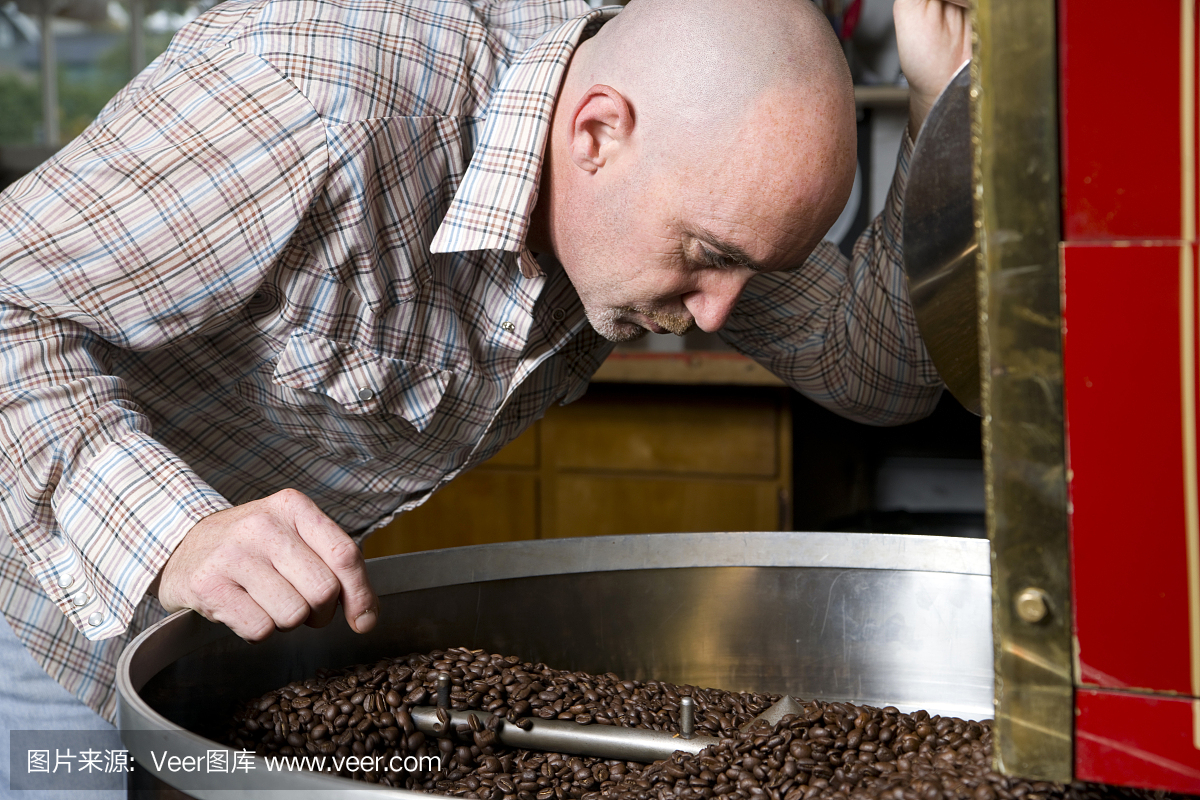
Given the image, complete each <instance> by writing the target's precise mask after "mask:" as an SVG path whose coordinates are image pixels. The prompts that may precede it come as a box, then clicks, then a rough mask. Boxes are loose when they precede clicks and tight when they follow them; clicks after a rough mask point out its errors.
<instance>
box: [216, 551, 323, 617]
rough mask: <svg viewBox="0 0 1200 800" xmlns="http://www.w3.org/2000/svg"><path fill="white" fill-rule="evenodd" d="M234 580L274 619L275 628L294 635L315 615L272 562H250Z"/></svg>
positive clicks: (244, 565)
mask: <svg viewBox="0 0 1200 800" xmlns="http://www.w3.org/2000/svg"><path fill="white" fill-rule="evenodd" d="M233 577H234V580H236V581H237V582H238V583H240V584H241V586H242V588H243V589H244V590H245V591H246V593H247V594H248V595H250V599H251V600H253V601H254V602H255V603H257V604H258V606H259V607H260V608H262V610H263V611H264V612H266V614H267V616H268V617H270V618H271V624H272V628H275V629H278V630H281V631H290V630H292V629H293V628H297V627H299V626H300V625H302V624H303V623H304V622H305V620H307V619H308V618H309V615H310V614H311V613H312V607H311V606H310V605H309V603H308V600H307V599H305V597H304V595H303V594H301V591H300V590H299V588H298V587H297V586H296V585H295V584H293V583H292V581H290V580H288V578H287V577H286V576H284V575H283V574H281V573H280V572H279V570H278V569H276V567H275V565H274V564H272V563H271V562H269V561H266V560H263V561H258V560H257V559H256V560H250V561H247V562H246V563H244V564H242V565H239V566H238V568H237V569H236V570H235V571H234V574H233Z"/></svg>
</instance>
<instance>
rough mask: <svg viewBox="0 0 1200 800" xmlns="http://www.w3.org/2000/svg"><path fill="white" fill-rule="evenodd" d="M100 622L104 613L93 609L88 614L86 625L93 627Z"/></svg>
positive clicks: (97, 626) (96, 626) (102, 620)
mask: <svg viewBox="0 0 1200 800" xmlns="http://www.w3.org/2000/svg"><path fill="white" fill-rule="evenodd" d="M102 622H104V615H103V614H101V613H100V612H99V611H93V612H92V613H91V614H90V615H88V625H91V626H92V627H93V628H99V627H100V623H102Z"/></svg>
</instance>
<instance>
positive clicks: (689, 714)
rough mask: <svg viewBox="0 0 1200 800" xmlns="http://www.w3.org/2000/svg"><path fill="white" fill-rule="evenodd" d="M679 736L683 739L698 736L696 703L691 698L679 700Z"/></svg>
mask: <svg viewBox="0 0 1200 800" xmlns="http://www.w3.org/2000/svg"><path fill="white" fill-rule="evenodd" d="M679 736H680V738H682V739H692V738H694V737H695V736H696V701H695V700H693V699H692V698H690V697H681V698H679Z"/></svg>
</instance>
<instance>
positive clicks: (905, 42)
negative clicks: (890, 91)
mask: <svg viewBox="0 0 1200 800" xmlns="http://www.w3.org/2000/svg"><path fill="white" fill-rule="evenodd" d="M892 16H893V17H894V18H895V20H896V46H897V48H898V49H899V51H900V69H902V70H903V71H904V77H905V78H906V79H908V89H909V101H908V132H909V135H910V136H912V138H913V139H916V138H917V134H918V133H919V132H920V130H921V124H922V123H923V122H924V121H925V115H926V114H928V113H929V109H930V108H931V107H932V106H933V101H934V100H936V99H937V97H938V95H939V94H941V93H942V89H944V88H946V84H948V83H949V82H950V79H951V78H953V77H954V74H955V73H956V72H958V69H959V67H961V66H962V65H963V62H965V61H967V60H968V59H969V58H970V57H971V18H970V15H969V14H968V12H967V9H965V8H963V7H962V6H959V5H955V4H953V3H950V2H946V0H896V2H895V4H894V5H893V6H892Z"/></svg>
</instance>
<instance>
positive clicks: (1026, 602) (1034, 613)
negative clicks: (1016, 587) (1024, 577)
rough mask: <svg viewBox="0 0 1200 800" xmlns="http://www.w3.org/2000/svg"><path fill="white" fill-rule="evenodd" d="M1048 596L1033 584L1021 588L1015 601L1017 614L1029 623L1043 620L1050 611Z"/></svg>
mask: <svg viewBox="0 0 1200 800" xmlns="http://www.w3.org/2000/svg"><path fill="white" fill-rule="evenodd" d="M1049 599H1050V598H1049V597H1048V596H1047V595H1046V593H1045V592H1044V591H1042V590H1041V589H1038V588H1037V587H1035V586H1030V587H1028V588H1026V589H1022V590H1021V591H1020V592H1018V593H1017V599H1016V601H1015V605H1016V609H1017V616H1018V617H1020V618H1021V619H1023V620H1025V621H1026V622H1028V623H1029V624H1031V625H1032V624H1035V623H1038V622H1041V621H1042V620H1044V619H1045V618H1046V617H1047V615H1049V613H1050V603H1049Z"/></svg>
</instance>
